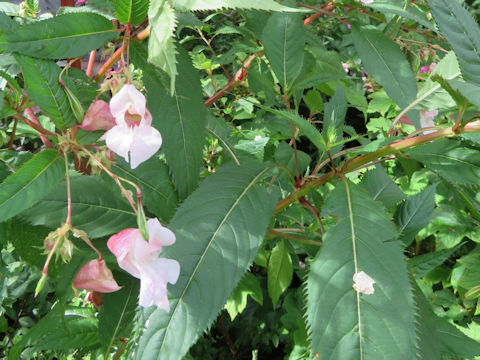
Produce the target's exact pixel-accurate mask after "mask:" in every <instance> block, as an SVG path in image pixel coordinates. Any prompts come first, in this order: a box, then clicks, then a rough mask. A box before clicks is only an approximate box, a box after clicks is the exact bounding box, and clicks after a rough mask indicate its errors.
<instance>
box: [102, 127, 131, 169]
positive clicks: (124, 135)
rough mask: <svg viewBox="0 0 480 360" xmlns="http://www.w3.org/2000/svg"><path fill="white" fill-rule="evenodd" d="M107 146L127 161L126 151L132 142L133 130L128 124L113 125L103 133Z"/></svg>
mask: <svg viewBox="0 0 480 360" xmlns="http://www.w3.org/2000/svg"><path fill="white" fill-rule="evenodd" d="M105 142H106V144H107V147H108V148H109V149H110V150H112V151H113V152H114V153H116V154H118V155H120V156H121V157H123V158H124V159H125V161H127V162H128V152H129V151H130V146H131V145H132V142H133V131H132V130H131V129H130V128H129V127H128V126H126V125H125V126H120V125H117V126H114V127H113V128H111V129H110V130H108V131H107V132H106V133H105Z"/></svg>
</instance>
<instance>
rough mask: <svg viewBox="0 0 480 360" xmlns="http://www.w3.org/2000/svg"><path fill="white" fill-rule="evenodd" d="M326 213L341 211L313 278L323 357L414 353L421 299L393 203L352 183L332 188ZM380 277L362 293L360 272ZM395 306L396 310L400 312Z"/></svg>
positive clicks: (315, 341) (312, 320) (317, 347)
mask: <svg viewBox="0 0 480 360" xmlns="http://www.w3.org/2000/svg"><path fill="white" fill-rule="evenodd" d="M324 213H325V214H330V215H335V216H337V217H339V219H340V220H339V221H338V223H337V224H336V225H335V226H333V227H332V228H330V229H329V230H328V231H327V233H326V234H325V235H324V237H323V241H324V244H323V246H322V248H321V250H320V251H319V252H318V254H317V256H316V257H315V259H314V260H313V262H312V264H311V268H310V273H309V276H308V280H307V313H306V315H307V322H308V324H309V330H310V331H309V333H310V339H311V350H312V356H313V357H314V358H316V359H317V358H318V359H342V360H343V359H345V360H349V359H352V360H358V359H364V360H369V359H372V360H376V359H389V360H390V359H391V360H395V359H414V358H416V349H415V345H416V341H415V332H414V310H415V308H414V303H413V297H412V291H411V289H410V283H409V279H408V272H407V268H406V264H405V259H404V256H403V247H402V246H401V243H400V242H398V241H391V240H392V239H394V238H395V237H396V236H397V232H396V230H395V227H394V225H393V224H392V222H391V221H390V219H389V218H388V216H387V214H386V212H385V209H384V208H383V207H382V206H381V205H380V204H378V203H376V202H375V201H373V200H372V199H371V198H370V197H369V196H368V195H367V194H366V193H365V192H364V191H363V190H362V189H359V188H358V187H357V186H355V185H353V184H351V183H349V182H346V181H345V183H340V184H338V186H337V187H336V189H335V190H334V191H333V192H332V193H331V194H330V196H329V198H328V200H327V203H326V204H325V207H324ZM360 271H364V272H365V273H366V274H367V275H369V276H370V277H371V278H373V280H374V281H375V284H374V290H375V292H374V293H373V294H371V295H367V294H361V293H357V292H356V291H355V290H354V289H353V288H352V286H353V275H354V273H355V272H360ZM392 309H395V310H394V311H392Z"/></svg>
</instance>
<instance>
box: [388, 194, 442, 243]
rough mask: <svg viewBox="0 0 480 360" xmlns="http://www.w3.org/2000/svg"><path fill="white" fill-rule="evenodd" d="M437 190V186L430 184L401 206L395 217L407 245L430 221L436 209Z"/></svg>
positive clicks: (402, 238) (402, 239) (401, 237)
mask: <svg viewBox="0 0 480 360" xmlns="http://www.w3.org/2000/svg"><path fill="white" fill-rule="evenodd" d="M435 190H436V187H435V186H430V187H428V188H426V189H425V190H423V191H422V192H420V193H418V194H416V195H413V196H411V197H409V198H408V199H407V200H405V202H404V203H403V204H401V205H400V206H399V208H398V210H397V213H396V215H395V218H396V222H397V224H398V228H399V230H400V232H401V235H400V238H399V239H400V240H401V241H403V243H404V244H405V246H407V245H410V243H411V242H412V241H413V239H414V238H415V235H417V233H418V232H419V231H420V230H422V229H423V228H424V227H426V226H427V225H428V224H429V223H430V220H431V218H432V215H433V210H435Z"/></svg>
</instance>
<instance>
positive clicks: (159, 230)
mask: <svg viewBox="0 0 480 360" xmlns="http://www.w3.org/2000/svg"><path fill="white" fill-rule="evenodd" d="M147 230H148V242H149V243H150V245H152V246H153V247H157V248H158V250H160V251H161V250H162V246H168V245H172V244H173V243H175V240H176V238H175V234H174V233H173V231H172V230H170V229H167V228H166V227H164V226H162V225H161V224H160V221H158V219H149V220H148V221H147Z"/></svg>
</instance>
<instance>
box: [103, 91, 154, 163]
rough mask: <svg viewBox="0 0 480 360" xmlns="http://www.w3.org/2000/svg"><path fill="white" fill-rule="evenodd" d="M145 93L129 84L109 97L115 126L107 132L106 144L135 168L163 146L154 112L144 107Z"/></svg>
mask: <svg viewBox="0 0 480 360" xmlns="http://www.w3.org/2000/svg"><path fill="white" fill-rule="evenodd" d="M145 105H146V100H145V96H143V94H142V93H141V92H140V91H138V90H137V89H136V88H135V86H133V85H130V84H126V85H124V86H123V87H122V89H121V90H120V91H119V92H118V93H117V94H115V95H114V96H113V97H112V99H111V100H110V111H111V113H112V115H113V116H114V117H115V123H116V125H115V126H114V127H112V128H111V129H110V130H108V131H107V132H106V133H105V141H106V143H107V147H108V148H109V149H110V150H112V151H113V152H115V153H117V154H118V155H120V156H122V157H123V158H124V159H125V161H127V162H130V166H131V168H132V169H135V168H136V167H137V166H138V165H140V164H141V163H142V162H144V161H146V160H148V159H149V158H150V157H152V156H153V155H155V153H156V152H157V151H158V149H160V146H161V145H162V136H161V135H160V133H159V132H158V130H157V129H155V128H153V127H152V126H151V124H152V115H151V114H150V112H149V111H148V110H147V108H146V107H145Z"/></svg>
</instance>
